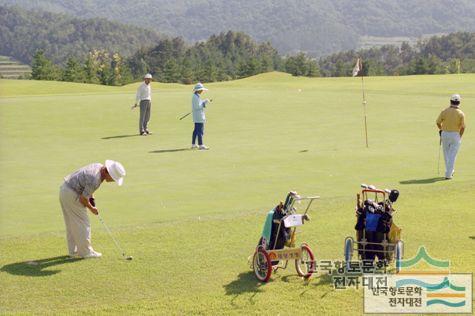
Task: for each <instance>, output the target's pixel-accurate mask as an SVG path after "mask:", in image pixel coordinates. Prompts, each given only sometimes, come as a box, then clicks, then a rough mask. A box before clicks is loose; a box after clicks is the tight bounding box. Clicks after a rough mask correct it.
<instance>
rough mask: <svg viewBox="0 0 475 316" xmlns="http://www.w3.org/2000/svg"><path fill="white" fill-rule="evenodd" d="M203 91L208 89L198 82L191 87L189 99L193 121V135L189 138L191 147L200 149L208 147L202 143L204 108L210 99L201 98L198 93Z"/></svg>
mask: <svg viewBox="0 0 475 316" xmlns="http://www.w3.org/2000/svg"><path fill="white" fill-rule="evenodd" d="M203 91H208V89H206V88H205V87H204V86H203V84H202V83H200V82H198V83H197V84H196V85H195V87H194V88H193V97H192V99H191V112H192V114H193V122H194V123H195V129H194V130H193V136H192V139H191V149H195V148H198V149H200V150H207V149H209V147H207V146H205V145H204V144H203V134H204V124H205V122H206V116H205V108H206V105H207V104H209V103H210V102H211V100H208V99H205V100H202V99H201V97H200V95H201V93H203ZM196 139H198V145H196Z"/></svg>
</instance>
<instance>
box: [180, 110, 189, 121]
mask: <svg viewBox="0 0 475 316" xmlns="http://www.w3.org/2000/svg"><path fill="white" fill-rule="evenodd" d="M190 114H191V112H189V113H186V114H185V115H183V116H182V117H180V121H181V120H182V119H184V118H185V117H187V116H188V115H190Z"/></svg>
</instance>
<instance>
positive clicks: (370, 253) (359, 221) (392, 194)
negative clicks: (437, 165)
mask: <svg viewBox="0 0 475 316" xmlns="http://www.w3.org/2000/svg"><path fill="white" fill-rule="evenodd" d="M361 187H362V190H361V195H360V194H357V201H356V225H355V230H356V241H355V239H354V238H353V237H346V239H345V251H344V252H345V253H344V254H345V262H346V265H347V267H348V266H349V264H350V262H351V260H352V258H353V252H354V251H357V255H358V259H359V260H362V261H366V262H370V263H371V264H373V263H374V262H375V260H376V259H377V260H378V261H379V262H382V263H384V265H387V264H389V263H391V262H392V261H393V260H394V259H395V260H396V272H399V265H398V262H399V261H400V260H402V258H403V254H404V243H403V241H402V239H401V228H399V227H398V226H397V225H396V224H394V222H393V214H394V212H395V211H396V210H395V209H394V208H393V204H394V203H395V202H396V200H397V199H398V197H399V191H398V190H388V189H385V190H380V189H377V188H376V187H374V186H373V185H369V186H368V185H366V184H362V185H361ZM361 198H362V199H363V202H362V200H361Z"/></svg>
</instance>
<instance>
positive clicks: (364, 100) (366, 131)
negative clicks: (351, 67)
mask: <svg viewBox="0 0 475 316" xmlns="http://www.w3.org/2000/svg"><path fill="white" fill-rule="evenodd" d="M363 78H364V76H363V74H361V90H362V91H363V111H364V132H365V137H366V148H368V147H369V145H368V124H367V123H366V95H365V92H364V79H363Z"/></svg>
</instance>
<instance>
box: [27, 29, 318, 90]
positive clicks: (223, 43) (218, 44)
mask: <svg viewBox="0 0 475 316" xmlns="http://www.w3.org/2000/svg"><path fill="white" fill-rule="evenodd" d="M269 71H285V72H288V73H291V74H293V75H295V76H309V77H316V76H319V75H320V72H319V68H318V63H317V61H316V60H314V59H311V58H310V57H308V56H307V55H305V54H303V53H300V54H298V55H296V56H290V57H282V56H280V55H279V54H278V52H277V50H276V49H275V48H273V47H272V45H271V44H270V43H268V42H266V43H256V42H255V41H254V40H253V39H252V38H251V37H250V36H249V35H246V34H244V33H241V32H232V31H229V32H227V33H221V34H219V35H213V36H211V37H210V38H209V39H208V40H206V41H204V42H197V43H195V44H193V45H187V44H186V43H185V41H184V40H183V39H182V38H179V37H177V38H172V39H169V38H164V39H161V40H159V41H158V44H157V45H156V46H154V47H151V48H141V49H139V50H138V51H137V52H136V53H135V54H133V55H132V56H130V57H123V56H121V55H120V54H119V53H109V52H108V51H106V50H93V51H91V52H89V53H88V54H87V56H86V57H85V58H83V59H78V58H76V57H70V58H69V59H68V60H67V61H66V63H65V64H64V65H61V64H55V63H53V62H52V61H51V60H50V59H48V58H47V57H46V54H45V52H44V51H42V50H39V51H37V52H36V53H35V55H34V57H33V61H32V79H36V80H63V81H71V82H83V83H99V84H104V85H123V84H127V83H130V82H133V81H136V80H139V79H141V78H142V76H143V75H144V74H145V73H147V72H150V73H151V74H152V75H153V76H154V78H155V80H158V81H160V82H180V83H185V84H190V83H192V82H197V81H201V82H214V81H226V80H234V79H239V78H245V77H249V76H253V75H256V74H260V73H264V72H269Z"/></svg>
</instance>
